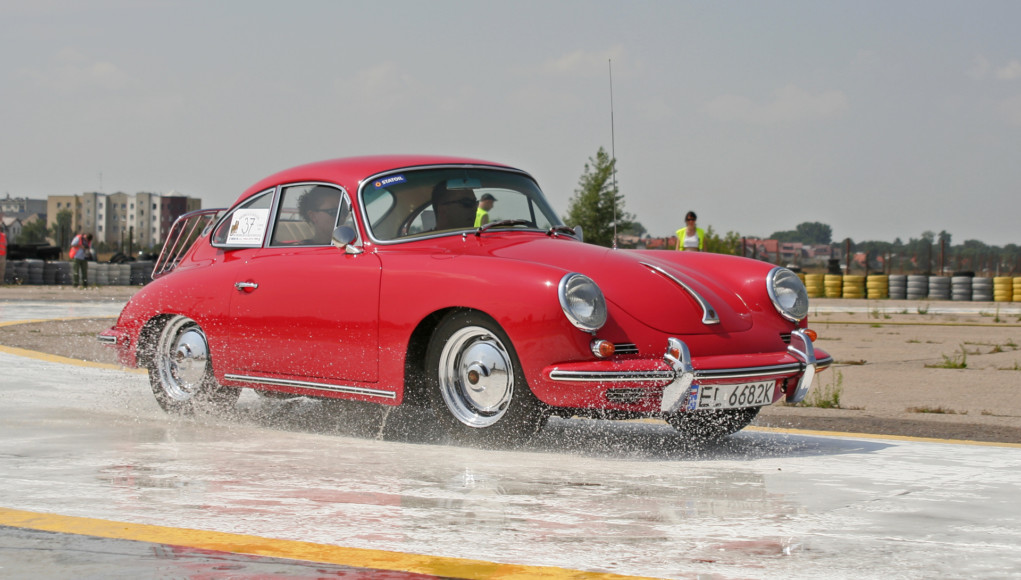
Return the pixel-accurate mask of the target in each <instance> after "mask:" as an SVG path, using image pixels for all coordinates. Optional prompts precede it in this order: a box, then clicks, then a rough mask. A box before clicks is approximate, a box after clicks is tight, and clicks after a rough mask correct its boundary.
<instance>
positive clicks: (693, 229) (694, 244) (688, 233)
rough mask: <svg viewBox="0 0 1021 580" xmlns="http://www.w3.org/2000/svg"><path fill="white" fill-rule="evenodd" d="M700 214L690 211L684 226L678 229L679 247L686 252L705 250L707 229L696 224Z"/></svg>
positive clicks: (685, 218) (685, 217)
mask: <svg viewBox="0 0 1021 580" xmlns="http://www.w3.org/2000/svg"><path fill="white" fill-rule="evenodd" d="M696 219H698V216H696V215H695V212H693V211H689V212H688V215H686V216H684V224H685V225H684V227H683V228H681V229H679V230H677V249H678V250H680V251H682V252H684V251H689V252H704V251H705V230H703V229H702V228H700V227H698V226H696V225H695V220H696Z"/></svg>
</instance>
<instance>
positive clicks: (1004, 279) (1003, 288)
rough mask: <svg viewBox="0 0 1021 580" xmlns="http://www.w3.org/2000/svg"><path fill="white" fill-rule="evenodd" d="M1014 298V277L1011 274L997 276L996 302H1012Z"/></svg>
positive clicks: (994, 281)
mask: <svg viewBox="0 0 1021 580" xmlns="http://www.w3.org/2000/svg"><path fill="white" fill-rule="evenodd" d="M1013 299H1014V279H1013V278H1011V277H1009V276H997V277H995V278H993V300H994V301H995V302H1010V301H1011V300H1013Z"/></svg>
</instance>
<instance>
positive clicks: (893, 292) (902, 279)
mask: <svg viewBox="0 0 1021 580" xmlns="http://www.w3.org/2000/svg"><path fill="white" fill-rule="evenodd" d="M889 283H890V286H889V287H890V298H892V299H893V300H904V299H905V298H907V297H908V277H907V276H906V275H904V274H890V278H889Z"/></svg>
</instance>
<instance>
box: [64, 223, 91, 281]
mask: <svg viewBox="0 0 1021 580" xmlns="http://www.w3.org/2000/svg"><path fill="white" fill-rule="evenodd" d="M68 254H69V255H70V256H71V263H72V266H71V272H72V286H77V285H78V281H79V280H81V283H82V288H87V287H88V285H89V262H88V260H89V258H90V257H91V254H92V234H86V233H81V234H78V235H77V236H75V237H74V239H73V240H71V250H70V251H69V252H68Z"/></svg>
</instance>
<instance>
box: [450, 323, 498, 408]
mask: <svg viewBox="0 0 1021 580" xmlns="http://www.w3.org/2000/svg"><path fill="white" fill-rule="evenodd" d="M439 381H440V392H441V394H442V395H443V400H444V402H445V403H446V404H447V408H449V409H450V412H451V413H452V414H453V415H454V417H456V418H457V420H458V421H460V422H462V423H464V424H465V425H468V426H470V427H488V426H490V425H493V424H495V423H496V422H498V421H499V420H500V419H501V418H502V417H503V415H504V414H505V413H506V412H507V407H508V405H509V404H510V401H511V398H512V397H513V396H514V369H513V365H512V364H511V359H510V354H509V353H508V352H507V349H506V348H504V346H503V343H501V342H500V339H498V338H497V337H496V336H495V335H494V334H493V333H492V332H490V331H489V330H487V329H485V328H482V327H479V326H469V327H467V328H462V329H461V330H458V331H457V332H455V333H454V335H453V336H451V337H450V340H448V341H447V344H446V345H444V347H443V352H442V353H441V354H440V367H439Z"/></svg>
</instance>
